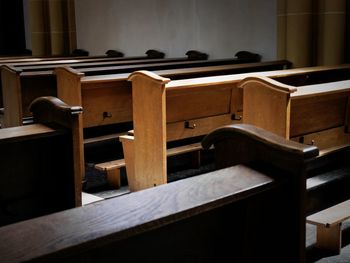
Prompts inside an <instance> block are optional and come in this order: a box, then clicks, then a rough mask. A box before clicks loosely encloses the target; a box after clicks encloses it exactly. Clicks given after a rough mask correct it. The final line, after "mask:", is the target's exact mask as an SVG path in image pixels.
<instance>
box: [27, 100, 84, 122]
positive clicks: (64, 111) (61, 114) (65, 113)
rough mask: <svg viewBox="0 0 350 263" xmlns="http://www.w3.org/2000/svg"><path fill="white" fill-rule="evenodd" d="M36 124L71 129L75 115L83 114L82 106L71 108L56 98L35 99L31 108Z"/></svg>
mask: <svg viewBox="0 0 350 263" xmlns="http://www.w3.org/2000/svg"><path fill="white" fill-rule="evenodd" d="M29 109H30V111H31V112H32V113H33V117H34V122H38V123H57V124H60V125H63V126H66V127H71V125H72V119H73V118H74V115H78V114H80V113H82V112H83V109H82V107H80V106H69V105H67V104H66V103H64V102H63V101H61V100H60V99H58V98H56V97H50V96H47V97H39V98H37V99H35V100H34V101H33V102H32V103H31V105H30V107H29Z"/></svg>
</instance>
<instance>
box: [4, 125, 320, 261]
mask: <svg viewBox="0 0 350 263" xmlns="http://www.w3.org/2000/svg"><path fill="white" fill-rule="evenodd" d="M230 135H231V137H230V138H229V140H230V145H235V144H236V143H237V144H238V145H240V146H242V147H240V150H242V151H240V150H238V149H236V147H233V148H234V149H233V150H235V149H236V152H238V154H237V155H229V156H225V159H227V158H231V160H232V161H233V162H235V164H234V165H233V166H230V167H225V168H222V169H218V170H217V171H215V172H212V173H208V174H203V175H200V176H196V177H192V178H187V179H184V180H180V181H177V182H173V183H170V184H167V185H162V186H158V187H155V188H151V189H147V190H143V191H139V192H136V193H130V194H126V195H123V196H120V197H117V198H111V199H109V200H105V201H101V202H96V203H94V204H91V205H87V206H85V207H82V208H75V209H70V210H67V211H63V212H59V213H55V214H51V215H48V216H44V217H40V218H36V219H32V220H28V221H23V222H20V223H17V224H12V225H9V226H5V227H2V228H0V241H2V242H0V254H1V259H2V262H4V263H8V262H27V261H30V262H109V261H111V260H114V259H115V258H116V257H117V258H118V261H121V262H140V261H144V262H162V263H164V262H226V261H227V260H229V261H233V262H245V263H248V262H288V263H289V262H291V263H292V262H293V263H294V262H301V263H303V262H305V261H304V260H305V259H304V257H305V216H304V213H303V209H304V198H303V197H304V195H305V188H304V186H305V170H304V168H305V163H306V162H307V161H308V160H309V159H310V158H313V157H314V156H315V155H317V148H316V147H314V146H307V145H301V144H297V143H293V142H286V143H284V142H283V143H282V142H281V141H280V140H279V138H277V139H276V137H277V136H275V137H274V136H273V135H267V136H266V135H265V134H264V132H259V133H257V134H256V133H254V132H253V133H251V132H250V131H249V130H246V132H244V128H239V129H238V128H237V129H235V130H233V131H232V130H231V131H230ZM215 139H216V138H213V137H208V138H207V139H206V142H205V144H206V145H209V144H212V143H214V144H215V148H217V147H216V144H217V140H215ZM225 139H227V138H226V136H223V140H225ZM221 141H222V140H221ZM218 148H220V147H218ZM247 160H249V161H250V162H247ZM43 229H44V231H43ZM267 236H268V237H269V242H266V237H267Z"/></svg>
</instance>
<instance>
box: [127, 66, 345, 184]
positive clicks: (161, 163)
mask: <svg viewBox="0 0 350 263" xmlns="http://www.w3.org/2000/svg"><path fill="white" fill-rule="evenodd" d="M337 70H339V72H343V70H346V71H349V65H342V66H336V67H314V68H303V69H290V70H283V71H271V72H257V73H247V74H237V75H227V76H216V77H208V78H198V79H186V80H175V81H170V80H169V79H165V78H162V77H160V76H158V75H154V74H148V73H133V75H131V77H130V79H131V80H132V81H133V84H132V85H133V99H132V101H133V107H136V110H135V109H133V120H134V133H135V138H136V137H138V136H140V137H139V139H135V142H134V144H135V146H130V147H128V146H127V141H130V137H126V139H125V140H124V142H123V143H124V144H125V146H124V145H123V149H126V150H125V151H126V152H129V151H128V150H127V149H130V153H126V155H127V156H129V158H130V157H132V156H134V157H135V158H131V159H132V160H129V161H128V160H127V159H129V158H125V161H126V169H127V173H128V174H129V175H130V176H131V178H132V179H131V178H130V182H131V188H132V190H137V189H142V188H144V187H151V186H154V185H158V184H162V183H166V182H167V176H166V167H167V166H166V147H165V145H166V142H167V141H172V140H178V139H183V138H188V137H195V136H199V135H205V134H206V133H208V132H209V131H210V130H211V129H214V128H216V127H218V126H220V125H225V124H230V123H232V122H233V121H234V120H235V119H239V117H238V118H237V116H242V115H243V113H244V110H243V113H242V109H243V105H244V103H243V98H242V93H241V91H240V89H239V88H238V86H237V85H238V83H239V82H240V81H241V80H243V79H245V78H246V77H248V76H254V75H255V76H256V75H260V76H269V77H271V78H272V77H273V78H275V77H276V78H277V77H281V78H282V77H283V78H286V77H289V78H291V77H293V76H294V77H295V76H299V77H300V78H301V79H303V78H305V76H308V75H310V74H311V75H312V74H314V73H315V74H316V72H317V74H318V75H321V76H323V77H326V76H328V74H327V73H328V72H331V73H332V74H335V73H334V72H337ZM319 72H322V73H323V74H320V73H319ZM335 75H336V76H337V74H335ZM340 77H342V75H341V74H340ZM147 89H148V90H147ZM136 92H137V94H138V95H137V94H136ZM134 93H135V94H134ZM145 94H147V95H145ZM149 94H152V95H153V96H150V95H149ZM134 96H135V97H136V96H137V97H138V102H135V101H137V99H134ZM270 104H271V102H270ZM278 105H279V104H278ZM137 107H138V108H139V109H137ZM155 107H157V108H155ZM136 115H138V116H139V117H136V119H137V120H138V122H140V123H141V124H136V122H137V120H136V119H135V116H136ZM150 116H151V117H150ZM138 125H140V126H139V128H137V127H136V126H138ZM135 127H136V128H135ZM136 130H138V131H136ZM143 130H147V131H150V132H149V133H154V136H150V135H149V134H144V133H143ZM148 136H150V137H152V140H150V139H149V138H148ZM136 144H137V146H136ZM138 144H140V145H138ZM131 145H133V143H131ZM133 148H135V152H133ZM140 148H143V149H150V150H147V154H145V153H144V152H143V151H138V150H136V149H140ZM159 149H160V150H159ZM157 154H158V155H157ZM136 155H140V157H136ZM139 158H140V159H139ZM128 162H130V163H131V165H130V166H131V167H129V168H128ZM145 167H148V168H145ZM143 169H146V170H147V172H146V171H143V172H142V174H143V176H142V178H140V177H139V175H138V174H139V173H140V172H141V171H142V170H143ZM153 169H155V170H157V171H162V172H163V176H162V177H159V178H154V174H160V172H157V173H154V171H155V170H153ZM129 171H130V172H129ZM129 175H128V180H129ZM148 176H149V177H148ZM133 182H135V184H137V186H136V185H135V186H134V185H133ZM136 182H137V183H136Z"/></svg>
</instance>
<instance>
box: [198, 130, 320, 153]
mask: <svg viewBox="0 0 350 263" xmlns="http://www.w3.org/2000/svg"><path fill="white" fill-rule="evenodd" d="M230 138H232V139H233V138H236V139H237V140H247V139H248V140H253V141H255V142H256V143H258V144H263V145H264V146H266V147H268V148H272V149H276V150H278V151H281V152H287V153H290V154H293V155H296V156H300V157H302V158H304V159H308V158H312V157H315V156H317V155H318V154H319V150H318V148H317V147H316V146H312V145H305V144H301V143H297V142H294V141H290V140H286V139H285V138H283V137H281V136H278V135H276V134H274V133H272V132H269V131H266V130H264V129H261V128H259V127H256V126H253V125H249V124H234V125H229V126H224V127H222V128H219V129H216V130H214V131H213V132H211V133H210V134H208V135H207V136H206V137H205V138H204V139H203V141H202V146H203V148H204V149H209V148H210V147H211V146H212V145H213V144H214V145H215V143H217V142H218V141H224V140H227V139H230Z"/></svg>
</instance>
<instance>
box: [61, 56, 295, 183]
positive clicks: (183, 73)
mask: <svg viewBox="0 0 350 263" xmlns="http://www.w3.org/2000/svg"><path fill="white" fill-rule="evenodd" d="M288 66H289V62H288V61H271V62H260V63H245V64H234V65H224V66H212V67H198V68H188V69H176V70H162V71H156V73H158V74H160V75H162V76H168V77H171V78H173V79H179V78H183V77H197V76H204V75H208V76H209V75H218V74H227V73H239V72H250V71H261V70H273V69H276V70H277V69H283V68H285V67H288ZM55 72H56V76H57V85H58V87H57V89H58V97H59V98H61V99H62V100H64V101H66V102H67V103H69V104H71V105H81V106H82V107H83V108H84V114H83V128H85V129H88V128H93V127H97V126H103V125H111V124H123V123H128V122H132V105H131V104H132V102H131V101H132V98H131V97H132V95H131V83H130V82H128V81H127V78H128V76H129V74H118V75H101V76H100V75H98V76H84V75H82V74H80V72H78V71H74V70H71V69H69V68H57V69H56V70H55ZM126 127H127V129H126V130H124V133H126V132H127V131H128V129H130V125H126ZM119 135H120V134H115V133H113V134H103V136H100V137H97V138H96V137H95V138H91V137H86V138H85V139H86V140H85V142H86V143H96V142H98V141H101V140H105V139H111V138H114V139H118V136H119ZM191 151H192V152H197V154H198V153H199V151H198V145H191V146H190V147H185V146H184V147H182V148H181V151H180V149H178V150H177V151H176V152H178V153H179V152H182V153H186V152H191ZM173 155H175V153H174V152H173V151H170V152H169V153H168V156H173ZM194 158H197V159H198V157H196V156H194ZM197 163H198V162H197ZM95 167H96V168H97V169H99V170H102V171H106V172H107V178H108V181H110V182H111V183H112V185H114V186H115V187H118V186H119V185H120V178H119V174H120V169H121V168H123V167H125V161H124V160H123V159H120V160H115V161H112V162H110V161H108V162H103V163H98V164H96V166H95Z"/></svg>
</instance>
